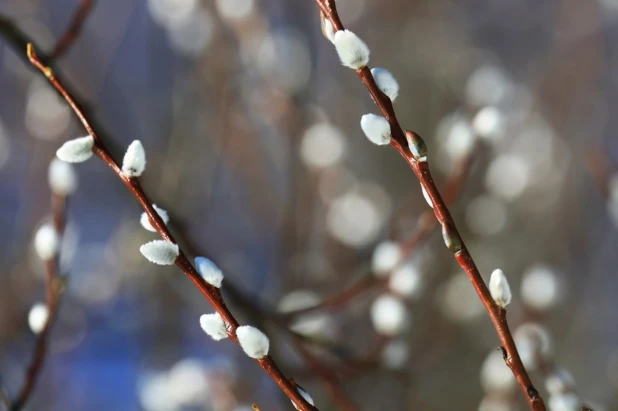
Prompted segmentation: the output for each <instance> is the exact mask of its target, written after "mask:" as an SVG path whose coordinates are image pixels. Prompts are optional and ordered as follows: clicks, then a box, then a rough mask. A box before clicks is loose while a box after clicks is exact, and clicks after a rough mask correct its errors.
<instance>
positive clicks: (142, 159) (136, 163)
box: [122, 140, 146, 177]
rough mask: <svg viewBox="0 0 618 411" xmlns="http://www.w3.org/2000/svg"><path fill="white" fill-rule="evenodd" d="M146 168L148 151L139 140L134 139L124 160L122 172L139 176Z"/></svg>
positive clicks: (129, 175) (126, 174) (131, 175)
mask: <svg viewBox="0 0 618 411" xmlns="http://www.w3.org/2000/svg"><path fill="white" fill-rule="evenodd" d="M145 169H146V152H145V151H144V146H142V143H141V142H140V141H139V140H135V141H133V142H132V143H131V144H130V145H129V148H127V152H126V153H125V155H124V159H123V160H122V173H123V174H124V175H125V176H127V177H139V176H141V175H142V173H143V172H144V170H145Z"/></svg>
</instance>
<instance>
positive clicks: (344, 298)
mask: <svg viewBox="0 0 618 411" xmlns="http://www.w3.org/2000/svg"><path fill="white" fill-rule="evenodd" d="M471 164H472V160H471V158H470V157H466V158H464V159H462V160H461V161H460V162H458V163H457V164H456V165H455V167H454V168H453V172H452V173H451V175H450V177H449V178H448V181H447V182H446V184H445V186H444V199H445V202H446V203H447V204H448V205H449V206H450V205H452V204H453V203H454V202H455V201H456V200H457V198H458V197H459V195H460V194H461V190H462V188H463V185H464V183H465V181H466V177H467V176H468V174H469V172H470V166H471ZM436 223H437V220H436V219H435V218H433V211H431V210H427V211H425V212H423V213H422V214H421V215H420V216H419V217H418V219H417V221H416V225H415V227H414V229H413V230H412V233H410V235H409V236H408V237H407V238H405V239H404V240H403V241H401V243H400V246H401V249H402V253H401V257H400V259H399V262H398V264H397V265H396V266H395V268H397V267H399V266H401V265H402V264H403V263H404V262H405V261H406V260H407V259H408V258H409V257H410V256H411V255H412V254H413V253H414V252H415V251H416V250H417V249H418V248H419V247H420V246H421V245H422V244H424V242H425V241H426V240H427V239H428V237H429V236H430V235H431V233H432V232H433V229H434V228H435V226H436ZM386 283H387V280H386V279H381V278H376V277H374V276H373V274H371V273H370V274H369V275H366V276H364V277H363V278H362V279H361V280H360V281H358V282H357V283H356V284H354V285H353V286H351V287H350V288H348V289H346V290H343V291H341V292H340V293H337V294H335V295H332V296H330V297H328V298H326V299H324V300H323V301H322V302H321V303H320V304H318V305H315V306H312V307H307V308H303V309H299V310H295V311H291V312H289V313H286V314H285V316H286V317H287V318H292V317H295V316H297V315H300V314H306V313H308V312H313V311H318V310H323V309H332V308H337V307H341V306H344V305H346V304H348V303H350V302H351V301H352V300H354V299H355V298H357V297H359V296H360V295H363V294H364V293H365V292H368V291H370V290H372V289H374V288H376V287H379V286H385V285H386Z"/></svg>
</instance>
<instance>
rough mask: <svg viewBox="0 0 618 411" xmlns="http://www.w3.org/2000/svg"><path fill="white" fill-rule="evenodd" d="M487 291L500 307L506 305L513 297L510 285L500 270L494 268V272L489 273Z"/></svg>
mask: <svg viewBox="0 0 618 411" xmlns="http://www.w3.org/2000/svg"><path fill="white" fill-rule="evenodd" d="M489 292H490V293H491V297H492V298H493V299H494V301H495V302H496V304H498V306H500V307H502V308H504V307H506V306H507V305H509V303H510V302H511V298H512V297H513V295H512V294H511V287H510V286H509V282H508V280H507V279H506V276H505V275H504V272H503V271H502V270H500V269H498V270H494V272H493V273H491V277H490V279H489Z"/></svg>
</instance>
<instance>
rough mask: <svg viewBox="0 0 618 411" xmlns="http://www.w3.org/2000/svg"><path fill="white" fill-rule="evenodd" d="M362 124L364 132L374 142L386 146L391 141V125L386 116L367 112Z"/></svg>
mask: <svg viewBox="0 0 618 411" xmlns="http://www.w3.org/2000/svg"><path fill="white" fill-rule="evenodd" d="M360 124H361V128H362V129H363V132H364V133H365V135H366V136H367V138H368V139H369V141H371V142H372V143H373V144H377V145H378V146H385V145H387V144H389V143H390V142H391V125H390V124H389V123H388V120H387V119H385V118H384V117H382V116H378V115H375V114H365V115H364V116H363V117H362V118H361V123H360Z"/></svg>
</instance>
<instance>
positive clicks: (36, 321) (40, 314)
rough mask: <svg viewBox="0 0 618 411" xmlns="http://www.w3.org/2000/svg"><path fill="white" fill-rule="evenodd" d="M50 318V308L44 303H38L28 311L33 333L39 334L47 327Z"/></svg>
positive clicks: (29, 323)
mask: <svg viewBox="0 0 618 411" xmlns="http://www.w3.org/2000/svg"><path fill="white" fill-rule="evenodd" d="M48 319H49V310H48V309H47V306H46V305H45V304H43V303H37V304H35V305H33V306H32V308H31V309H30V312H29V313H28V325H29V326H30V329H31V330H32V332H33V333H35V334H39V333H40V332H41V331H43V328H45V324H47V320H48Z"/></svg>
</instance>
